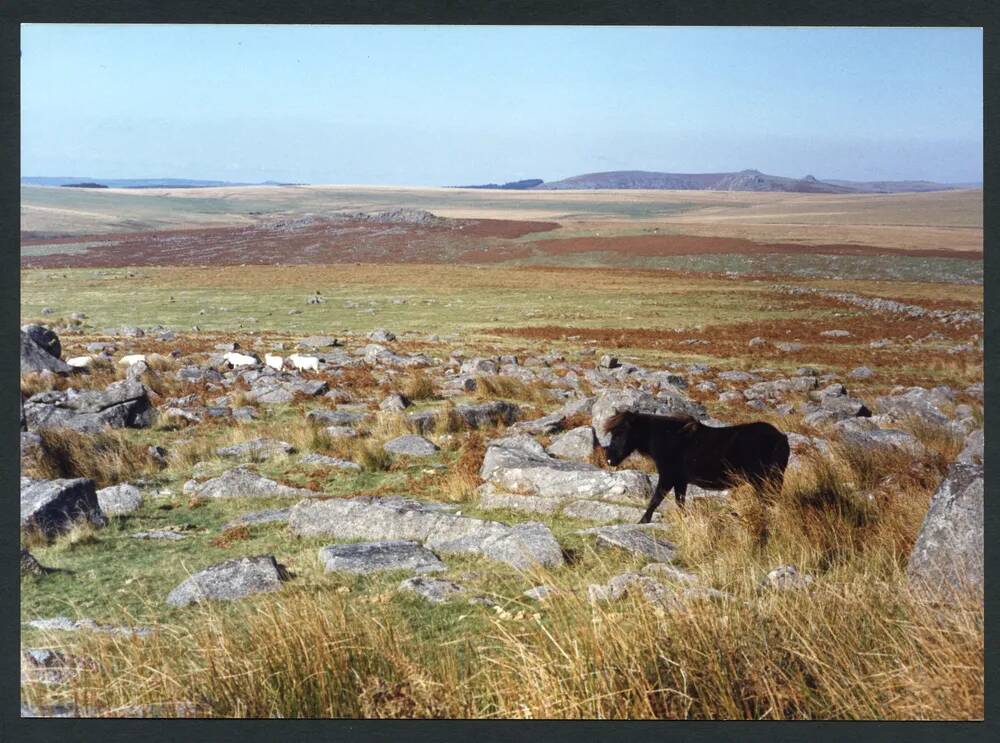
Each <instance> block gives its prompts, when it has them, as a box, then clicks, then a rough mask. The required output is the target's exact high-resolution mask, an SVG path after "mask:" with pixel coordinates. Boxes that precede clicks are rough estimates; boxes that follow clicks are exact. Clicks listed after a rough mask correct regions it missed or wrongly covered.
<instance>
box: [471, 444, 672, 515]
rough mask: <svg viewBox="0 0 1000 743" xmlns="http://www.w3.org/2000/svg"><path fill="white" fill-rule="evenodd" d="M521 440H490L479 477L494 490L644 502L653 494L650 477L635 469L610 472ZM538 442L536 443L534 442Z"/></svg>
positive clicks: (629, 502)
mask: <svg viewBox="0 0 1000 743" xmlns="http://www.w3.org/2000/svg"><path fill="white" fill-rule="evenodd" d="M520 438H521V437H517V438H514V437H511V438H510V439H500V440H497V441H491V442H490V443H489V445H488V446H487V449H486V454H485V456H484V457H483V464H482V467H480V470H479V476H480V477H481V478H482V479H483V480H484V481H485V482H487V483H489V484H492V485H493V486H494V487H495V488H496V489H497V490H499V491H503V492H508V493H515V494H521V495H540V496H544V497H547V498H594V499H602V500H608V501H612V502H617V503H625V504H632V505H635V504H638V503H644V502H645V501H647V500H648V499H649V497H650V495H652V492H653V489H652V486H651V485H650V481H649V477H647V476H646V474H645V473H642V472H637V471H635V470H618V471H615V472H609V471H607V470H602V469H600V468H598V467H595V466H594V465H592V464H587V463H585V462H568V461H565V460H559V459H554V458H552V457H550V456H548V454H546V453H545V451H544V450H543V449H542V448H541V445H537V449H535V448H533V447H532V446H531V445H529V444H525V443H523V442H521V441H520V440H519V439H520ZM536 443H537V442H536Z"/></svg>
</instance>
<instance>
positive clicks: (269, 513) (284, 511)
mask: <svg viewBox="0 0 1000 743" xmlns="http://www.w3.org/2000/svg"><path fill="white" fill-rule="evenodd" d="M291 512H292V509H291V508H268V509H266V510H263V511H254V512H253V513H245V514H243V515H242V516H237V517H236V518H235V519H233V520H232V521H230V522H229V523H228V524H226V525H225V526H223V527H222V529H223V531H225V530H226V529H230V528H232V527H234V526H246V525H248V524H271V523H275V522H287V521H288V515H289V514H290V513H291Z"/></svg>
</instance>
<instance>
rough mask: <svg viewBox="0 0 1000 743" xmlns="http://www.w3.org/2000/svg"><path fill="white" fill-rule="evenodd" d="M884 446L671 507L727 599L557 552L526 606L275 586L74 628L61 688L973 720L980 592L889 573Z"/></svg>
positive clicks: (385, 713)
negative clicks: (589, 571) (611, 584)
mask: <svg viewBox="0 0 1000 743" xmlns="http://www.w3.org/2000/svg"><path fill="white" fill-rule="evenodd" d="M479 446H480V445H477V444H476V443H475V442H469V443H468V448H467V450H466V451H465V452H462V453H460V456H459V460H460V461H462V460H463V459H468V461H469V462H473V461H478V459H479V456H478V454H476V452H477V451H478V448H479ZM470 452H471V453H470ZM466 454H468V456H465V455H466ZM895 456H896V455H894V454H891V453H886V454H880V455H877V456H870V457H867V458H863V457H858V456H852V455H851V454H850V452H849V450H847V449H846V448H845V449H837V450H835V453H834V455H833V456H832V457H830V458H826V457H822V456H820V455H818V454H809V455H805V456H804V458H803V461H802V463H801V465H800V466H797V467H796V468H794V469H792V470H790V472H789V473H788V478H787V480H786V484H785V487H784V488H783V490H782V492H781V493H780V494H777V493H771V494H770V496H769V497H767V498H765V499H764V500H760V499H757V498H755V497H753V496H752V495H751V494H750V493H749V489H748V488H738V489H737V491H736V493H735V494H734V496H733V498H732V500H731V502H730V503H729V504H726V505H721V506H719V505H715V504H713V503H711V502H706V503H699V502H693V503H691V504H689V506H688V508H687V509H686V513H684V514H683V515H680V514H679V513H678V512H677V511H676V510H670V511H669V512H668V514H667V521H668V523H669V524H670V526H671V527H672V534H671V539H672V540H674V541H676V542H677V544H678V546H679V548H680V553H681V554H682V555H683V557H684V561H685V564H687V565H689V566H692V567H694V568H695V569H696V570H697V572H698V573H699V574H700V576H701V577H702V580H703V581H704V582H705V583H706V584H707V585H711V586H713V587H715V588H718V589H721V590H723V591H725V592H727V593H728V594H729V595H730V596H731V598H730V599H728V600H690V601H689V602H688V608H687V609H685V610H680V611H675V610H669V609H664V608H661V607H657V606H654V605H650V604H647V603H645V602H644V601H642V600H641V598H639V597H633V596H629V597H628V598H627V599H626V600H624V601H620V602H617V603H612V604H603V605H597V606H593V605H591V604H590V603H589V602H588V600H587V596H586V592H585V591H584V590H582V589H583V586H581V585H579V581H578V579H575V578H574V576H573V572H572V570H566V569H562V570H556V571H536V572H535V573H533V574H531V575H530V576H526V578H529V579H530V580H531V582H532V584H536V585H537V584H539V583H544V584H546V585H549V586H551V587H553V588H554V589H555V590H556V592H557V594H556V596H555V597H554V598H553V599H550V600H549V601H548V602H546V603H544V604H541V605H538V604H534V603H532V602H527V601H525V600H523V599H507V600H506V605H505V606H502V607H495V608H494V609H493V611H492V612H491V611H489V610H487V609H485V608H481V607H472V606H468V605H463V604H458V605H455V606H446V607H437V608H423V607H420V608H419V611H420V612H421V618H420V620H419V621H413V619H412V617H411V615H412V612H413V610H414V607H413V605H412V602H413V601H416V600H415V599H404V598H401V597H400V598H395V597H393V596H392V595H391V594H388V595H384V594H378V595H369V596H364V595H350V596H345V595H341V594H338V593H336V592H332V591H331V592H329V593H324V594H323V595H322V596H317V595H315V591H314V590H303V589H297V588H295V587H294V584H293V585H292V586H289V587H288V588H287V589H286V590H285V591H283V592H282V593H281V594H277V595H274V596H267V597H260V598H257V599H253V600H248V601H246V602H243V603H241V604H238V605H235V606H232V605H227V606H222V605H217V604H209V605H204V606H200V607H198V608H196V609H193V610H191V612H190V613H189V614H188V615H186V616H185V619H184V622H183V623H175V624H172V625H171V626H169V627H165V628H164V629H163V630H162V631H161V632H159V633H158V634H156V635H155V636H153V637H151V638H148V639H144V640H141V641H140V640H128V639H124V638H115V637H107V636H94V637H90V638H88V639H86V640H84V641H83V644H82V646H81V648H80V650H81V651H83V652H85V653H86V654H87V655H88V656H89V657H93V658H94V659H95V660H97V665H96V667H95V668H93V669H85V670H84V671H83V673H82V675H81V676H80V678H79V680H78V681H77V682H76V683H75V684H74V686H73V690H72V693H73V695H74V698H75V700H76V702H77V703H78V704H81V705H84V706H96V707H99V708H103V709H115V708H119V709H120V708H125V707H127V706H129V705H135V704H155V703H164V702H168V703H175V702H181V701H186V702H192V703H194V705H195V707H196V709H197V710H198V711H197V714H204V715H212V716H225V717H228V716H249V717H270V716H281V717H331V716H332V717H519V718H523V717H536V718H538V717H549V718H551V717H556V718H565V717H568V718H576V717H588V718H626V717H628V718H692V719H745V718H752V719H826V718H866V719H978V718H981V717H982V716H983V695H984V679H983V647H984V639H983V638H984V632H983V610H982V605H981V603H979V600H978V599H977V598H976V597H975V596H972V597H969V599H968V600H952V601H949V602H947V603H935V602H932V601H929V600H928V599H927V598H925V597H922V596H921V595H919V594H918V593H916V592H914V590H913V589H912V588H911V587H910V584H909V583H908V582H907V579H906V576H905V564H906V555H907V554H908V553H909V550H910V547H911V546H912V541H913V539H914V536H915V534H916V531H917V529H918V528H919V524H920V521H921V519H922V516H923V514H924V512H925V511H926V507H927V500H928V498H929V495H930V489H929V488H928V487H922V486H920V476H919V475H914V476H913V478H912V479H911V480H907V481H906V482H904V483H902V484H903V485H904V486H905V487H902V488H897V487H894V488H893V489H892V492H888V491H886V492H881V491H876V492H875V493H874V494H873V495H872V498H869V497H868V496H867V495H865V488H866V487H867V486H869V485H871V484H872V483H873V482H874V483H877V482H878V481H879V473H885V472H886V471H892V468H896V467H898V465H899V464H900V462H899V461H897V460H896V459H894V457H895ZM879 457H884V458H883V459H879ZM455 469H456V471H466V470H469V469H470V468H469V467H456V468H455ZM472 472H474V470H472V471H467V472H466V475H468V476H470V477H471V475H472ZM930 487H933V486H930ZM762 533H763V534H766V538H761V535H762ZM788 563H793V564H795V565H796V566H797V567H798V568H799V569H800V570H801V571H803V572H806V573H811V574H813V575H814V576H816V580H815V581H814V583H813V584H812V586H811V587H810V588H809V589H804V590H790V591H778V590H773V589H770V590H766V589H762V588H760V581H761V578H762V577H763V576H764V575H765V574H766V573H767V572H768V571H769V570H770V569H771V568H773V567H774V566H775V565H780V564H788ZM459 612H460V614H459V616H456V614H458V613H459ZM463 627H464V628H465V629H463ZM46 693H47V692H46V691H45V690H43V689H41V688H40V687H34V686H33V687H30V688H29V689H28V693H27V696H28V700H29V701H38V702H43V701H45V699H46V696H45V695H46Z"/></svg>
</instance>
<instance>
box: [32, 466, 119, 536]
mask: <svg viewBox="0 0 1000 743" xmlns="http://www.w3.org/2000/svg"><path fill="white" fill-rule="evenodd" d="M78 520H85V521H89V522H90V523H92V524H94V525H95V526H104V524H105V521H106V519H105V518H104V514H103V513H101V507H100V505H99V504H98V502H97V493H96V491H95V490H94V481H93V480H88V479H86V478H82V477H81V478H77V479H74V480H69V479H62V480H33V479H31V478H30V477H22V478H21V528H22V529H37V530H38V531H39V532H41V533H42V534H43V535H44V536H46V537H52V536H55V535H56V534H59V533H60V532H63V531H66V530H67V529H69V527H70V526H72V524H73V523H74V522H75V521H78Z"/></svg>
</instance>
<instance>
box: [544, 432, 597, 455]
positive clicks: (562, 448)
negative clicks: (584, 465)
mask: <svg viewBox="0 0 1000 743" xmlns="http://www.w3.org/2000/svg"><path fill="white" fill-rule="evenodd" d="M595 442H596V438H595V437H594V429H593V428H591V427H590V426H578V427H576V428H573V429H570V430H569V431H566V432H565V433H562V434H560V435H558V436H556V437H555V438H554V439H553V440H552V443H551V444H549V448H548V452H549V454H551V455H552V456H554V457H559V458H560V459H573V460H576V461H578V462H589V461H590V457H591V456H592V455H593V453H594V443H595Z"/></svg>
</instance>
